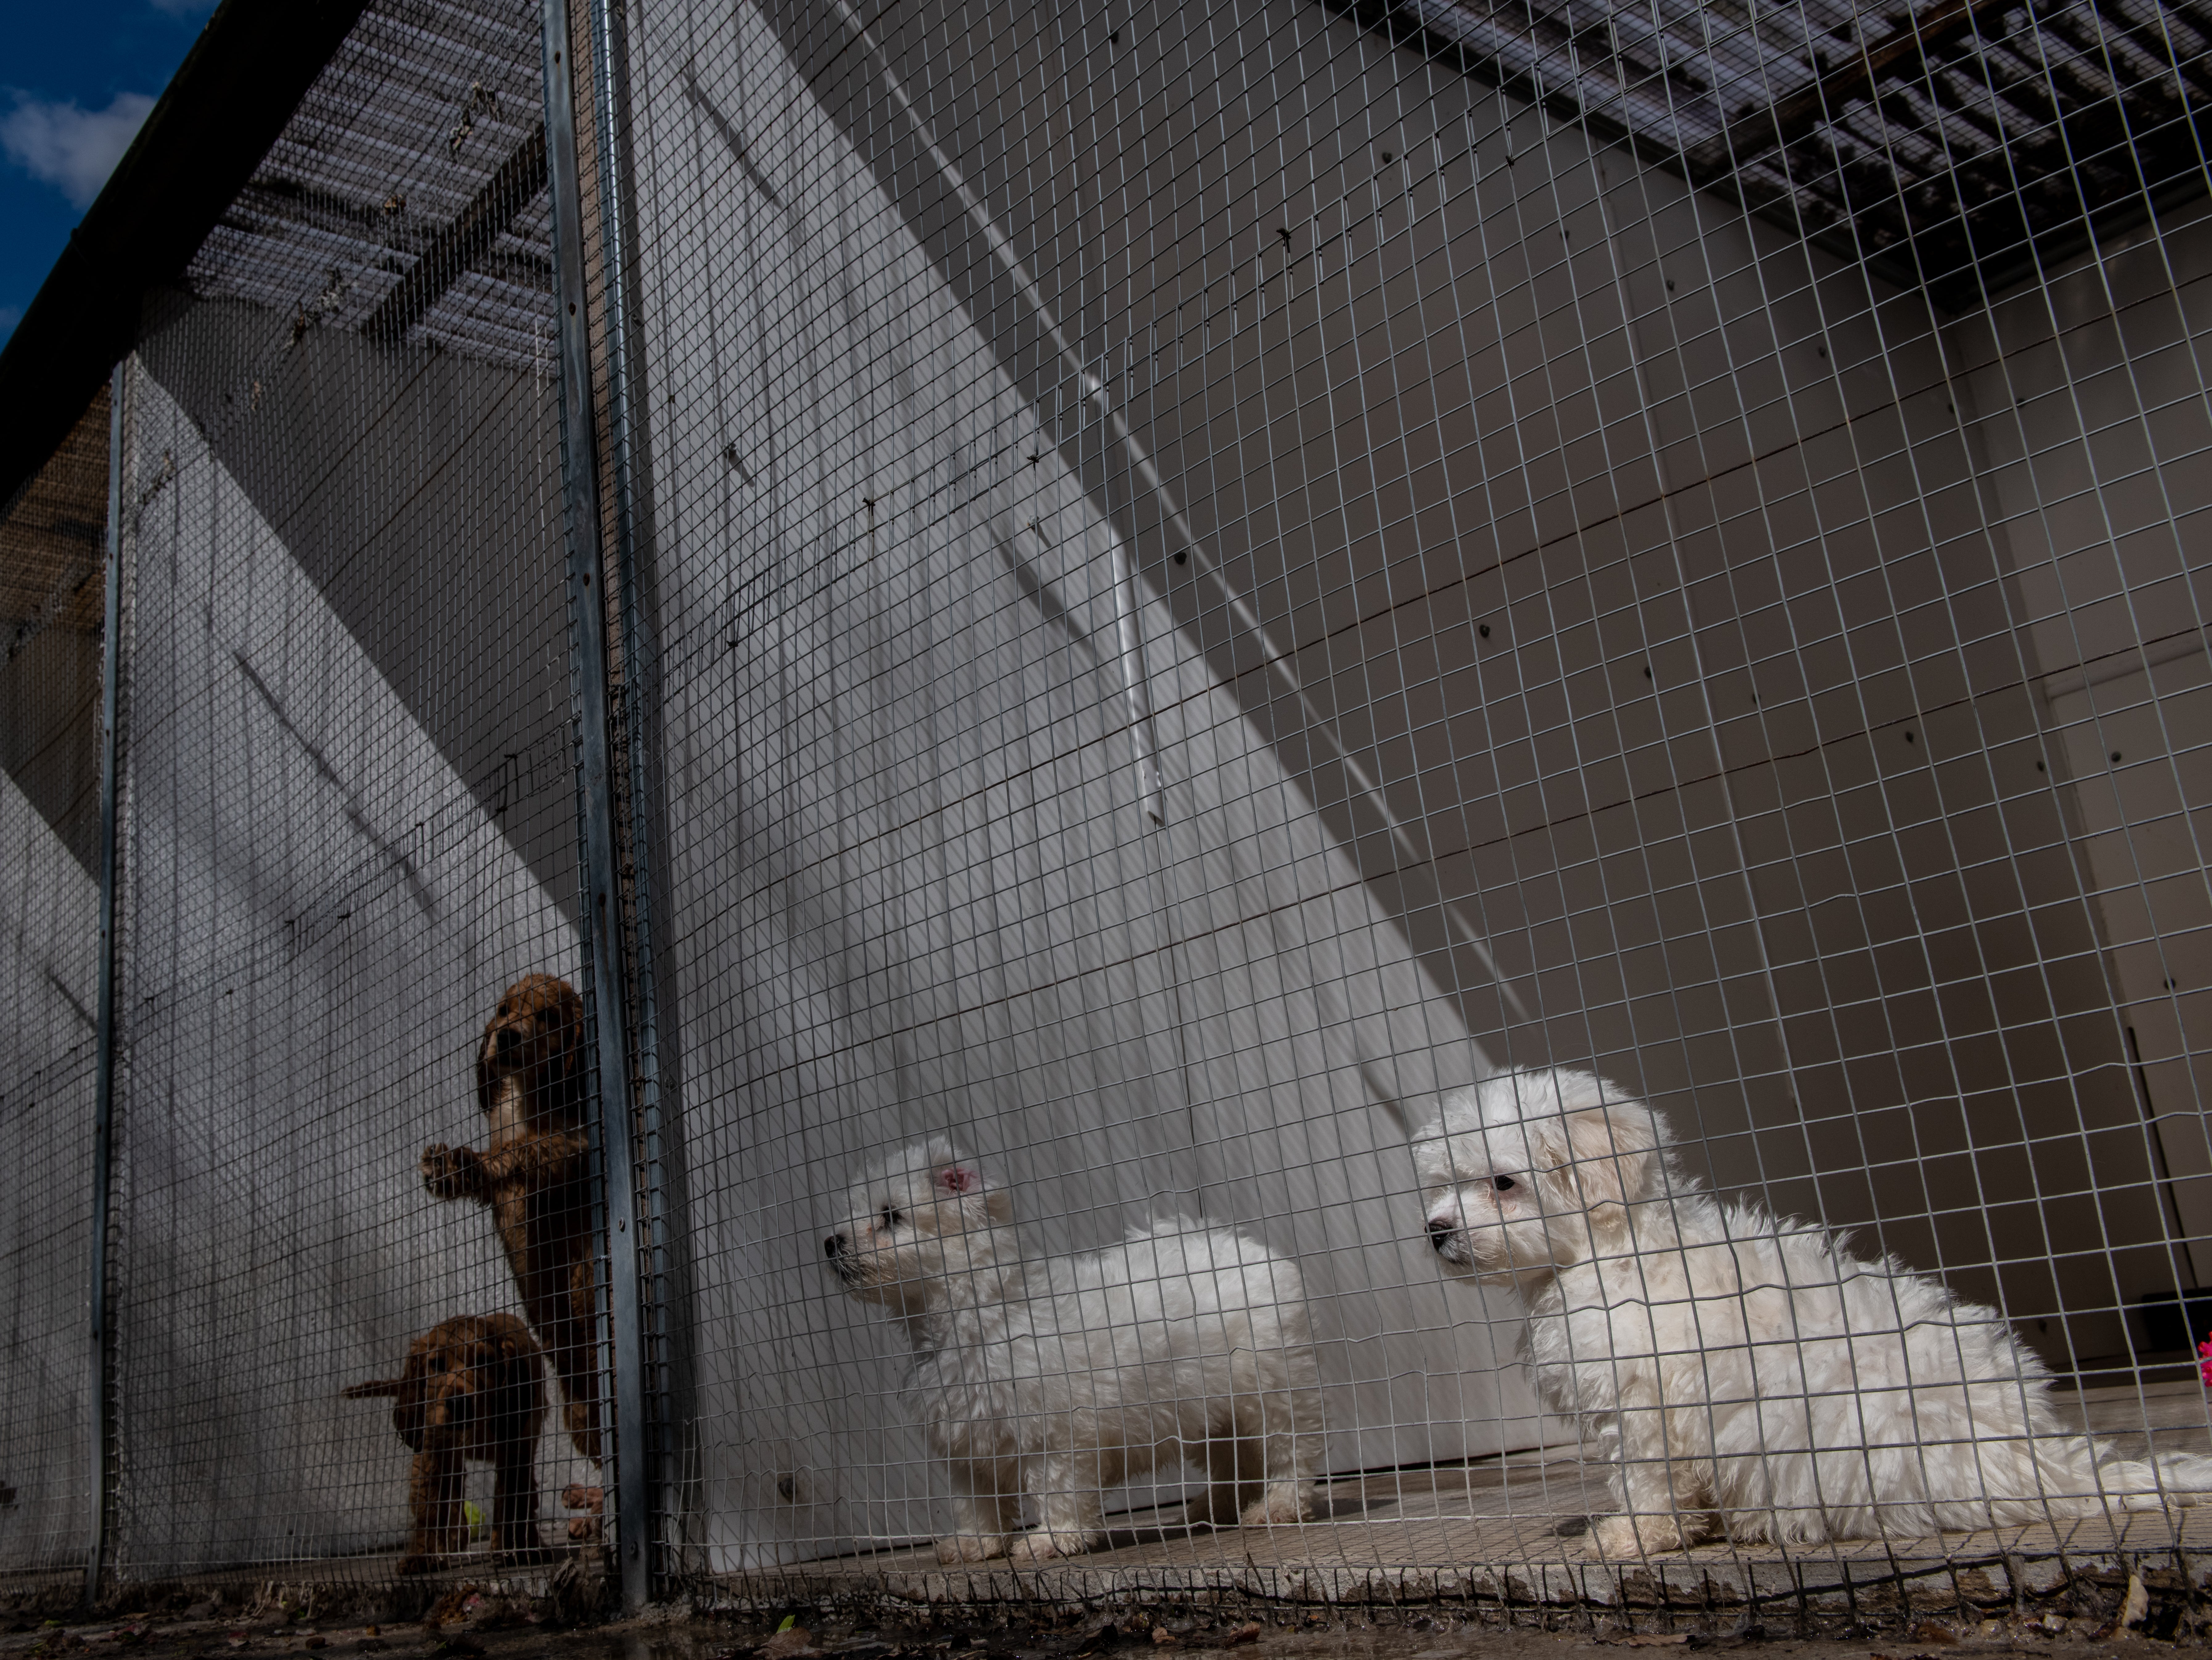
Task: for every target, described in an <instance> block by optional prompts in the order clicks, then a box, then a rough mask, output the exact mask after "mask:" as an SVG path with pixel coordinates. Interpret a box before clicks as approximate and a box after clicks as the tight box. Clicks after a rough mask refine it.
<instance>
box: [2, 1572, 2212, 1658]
mask: <svg viewBox="0 0 2212 1660" xmlns="http://www.w3.org/2000/svg"><path fill="white" fill-rule="evenodd" d="M233 1596H234V1600H233V1602H230V1603H229V1604H228V1605H225V1604H222V1603H210V1602H201V1603H197V1604H192V1605H188V1606H185V1607H183V1608H171V1609H169V1610H167V1611H159V1612H141V1613H137V1614H126V1615H125V1616H123V1617H116V1616H112V1615H111V1616H109V1617H107V1618H106V1619H102V1620H91V1621H76V1620H50V1619H40V1618H37V1617H34V1616H27V1615H21V1616H10V1615H9V1614H7V1613H5V1612H4V1611H0V1660H109V1657H111V1656H112V1657H115V1660H121V1657H123V1656H125V1654H127V1655H128V1656H130V1657H131V1660H234V1657H235V1660H278V1657H286V1660H292V1657H296V1660H352V1657H355V1656H363V1657H367V1656H374V1657H375V1660H1138V1657H1140V1656H1157V1657H1158V1660H1471V1657H1475V1656H1480V1657H1482V1660H1599V1657H1604V1656H1609V1655H1610V1656H1619V1657H1620V1660H1626V1652H1627V1651H1632V1650H1638V1649H1649V1650H1658V1651H1662V1652H1664V1651H1681V1650H1688V1649H1694V1648H1705V1649H1739V1650H1750V1651H1756V1655H1757V1660H1999V1657H2011V1656H2035V1657H2054V1660H2056V1657H2087V1656H2089V1655H2096V1656H2100V1657H2115V1660H2118V1657H2125V1656H2127V1655H2129V1654H2130V1653H2132V1654H2133V1655H2135V1656H2136V1657H2138V1660H2154V1657H2155V1656H2156V1655H2157V1654H2159V1653H2171V1652H2172V1651H2173V1650H2174V1649H2175V1648H2176V1647H2181V1648H2188V1649H2202V1648H2203V1647H2205V1646H2206V1645H2207V1633H2208V1632H2212V1610H2202V1611H2200V1610H2196V1609H2193V1608H2185V1607H2182V1606H2180V1605H2173V1606H2171V1607H2168V1608H2165V1609H2163V1610H2161V1609H2160V1608H2157V1607H2156V1606H2155V1605H2154V1606H2152V1607H2151V1608H2149V1609H2148V1611H2146V1612H2144V1614H2143V1616H2142V1622H2141V1625H2140V1627H2135V1628H2130V1627H2127V1626H2124V1625H2120V1624H2118V1623H2117V1619H2116V1614H2118V1613H2125V1612H2127V1609H2126V1608H2125V1606H2124V1605H2123V1607H2122V1608H2120V1609H2119V1610H2117V1611H2115V1613H2113V1614H2106V1615H2105V1616H2103V1617H2098V1616H2093V1615H2084V1614H2075V1615H2072V1616H2069V1615H2067V1614H2063V1613H2060V1612H2057V1611H2048V1612H2043V1613H2037V1614H2025V1613H2023V1614H2013V1615H2008V1616H2006V1617H2003V1618H1998V1619H1987V1620H1974V1619H1954V1620H1932V1619H1931V1620H1920V1621H1917V1622H1916V1623H1914V1624H1911V1625H1909V1626H1898V1627H1888V1628H1886V1629H1874V1628H1871V1627H1869V1628H1866V1629H1864V1630H1863V1632H1862V1633H1861V1634H1859V1635H1857V1636H1851V1635H1849V1634H1846V1635H1844V1636H1843V1637H1839V1638H1823V1639H1809V1640H1808V1639H1801V1638H1798V1637H1796V1636H1795V1635H1792V1634H1790V1633H1784V1632H1779V1631H1774V1630H1771V1629H1770V1628H1767V1627H1760V1626H1756V1625H1750V1626H1746V1625H1741V1624H1739V1625H1735V1626H1730V1625H1729V1624H1728V1623H1726V1621H1725V1620H1717V1621H1713V1622H1708V1624H1707V1625H1706V1626H1705V1627H1704V1628H1700V1629H1677V1630H1674V1631H1665V1630H1661V1629H1656V1628H1654V1627H1653V1622H1652V1621H1651V1620H1649V1619H1644V1620H1632V1621H1624V1620H1620V1619H1619V1618H1617V1617H1612V1616H1607V1615H1603V1614H1597V1615H1579V1614H1564V1613H1553V1614H1549V1615H1547V1616H1546V1617H1547V1619H1548V1620H1550V1621H1551V1623H1552V1626H1553V1628H1552V1629H1543V1628H1541V1627H1536V1626H1534V1625H1532V1624H1530V1623H1528V1621H1531V1620H1534V1619H1535V1618H1536V1616H1535V1615H1534V1614H1529V1613H1526V1612H1524V1613H1522V1614H1521V1615H1520V1620H1521V1621H1522V1623H1517V1624H1510V1625H1509V1624H1506V1623H1504V1622H1503V1621H1502V1620H1499V1619H1498V1617H1497V1616H1496V1615H1494V1614H1486V1615H1480V1616H1478V1615H1475V1614H1468V1613H1467V1612H1465V1611H1459V1612H1451V1611H1437V1612H1428V1613H1423V1612H1419V1611H1415V1610H1410V1609H1409V1610H1401V1611H1399V1612H1397V1613H1395V1614H1393V1613H1380V1614H1376V1615H1370V1614H1367V1613H1363V1612H1361V1611H1358V1610H1353V1609H1343V1610H1334V1609H1333V1610H1329V1611H1327V1612H1304V1611H1301V1610H1294V1609H1253V1608H1210V1609H1202V1610H1197V1611H1192V1610H1189V1609H1184V1610H1181V1611H1177V1610H1174V1609H1170V1608H1161V1609H1158V1610H1152V1611H1147V1610H1146V1609H1143V1608H1104V1609H1095V1610H1084V1609H1080V1608H1068V1609H1053V1610H1040V1611H1036V1612H1029V1611H1023V1610H1012V1611H994V1612H985V1613H978V1612H973V1611H969V1610H963V1609H945V1610H935V1609H913V1610H906V1611H899V1612H893V1613H891V1614H887V1615H885V1616H884V1617H880V1618H878V1617H871V1616H869V1615H866V1614H859V1615H855V1614H842V1615H841V1614H835V1613H824V1612H822V1611H809V1610H805V1609H800V1610H798V1611H795V1612H793V1613H789V1614H781V1615H779V1614H774V1613H770V1614H765V1615H763V1616H758V1617H754V1616H745V1617H720V1616H714V1615H692V1616H687V1617H680V1618H678V1617H649V1618H644V1619H637V1620H611V1621H605V1622H601V1623H590V1624H580V1625H569V1626H556V1625H555V1624H553V1623H551V1622H550V1620H546V1619H544V1617H543V1616H541V1615H538V1614H533V1613H530V1612H518V1611H517V1610H516V1609H515V1608H513V1607H512V1606H500V1605H497V1604H495V1603H493V1602H490V1601H489V1600H487V1599H484V1598H482V1597H479V1596H475V1595H474V1594H472V1593H471V1592H469V1591H467V1590H465V1589H464V1590H460V1591H457V1592H455V1593H453V1594H452V1595H449V1596H447V1597H445V1598H443V1599H442V1600H441V1602H439V1603H438V1604H437V1605H436V1606H435V1607H434V1608H432V1609H431V1611H430V1614H429V1615H428V1618H426V1619H422V1620H409V1621H406V1622H404V1623H398V1622H386V1623H382V1624H375V1625H370V1624H362V1623H348V1622H346V1621H344V1620H342V1619H338V1618H318V1617H315V1616H314V1615H313V1614H312V1613H311V1611H310V1610H309V1609H308V1608H289V1609H288V1608H286V1607H285V1606H283V1603H282V1602H279V1601H277V1600H276V1599H274V1598H271V1597H269V1596H266V1595H264V1596H260V1597H246V1598H240V1596H239V1595H238V1594H237V1593H234V1594H233ZM1632 1624H1636V1625H1641V1626H1643V1627H1644V1629H1641V1630H1638V1629H1632V1628H1631V1627H1632ZM779 1627H781V1629H779ZM1655 1660H1656V1657H1655ZM1744 1660H1753V1657H1752V1656H1750V1655H1747V1656H1745V1657H1744Z"/></svg>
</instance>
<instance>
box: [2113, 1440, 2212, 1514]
mask: <svg viewBox="0 0 2212 1660" xmlns="http://www.w3.org/2000/svg"><path fill="white" fill-rule="evenodd" d="M2097 1480H2098V1482H2099V1484H2100V1486H2101V1487H2103V1488H2104V1490H2105V1491H2106V1493H2110V1494H2111V1495H2112V1497H2113V1498H2114V1499H2117V1500H2118V1502H2119V1505H2120V1508H2121V1509H2122V1510H2163V1509H2165V1508H2166V1506H2168V1505H2212V1458H2207V1457H2204V1456H2203V1455H2201V1454H2198V1453H2193V1452H2161V1453H2159V1454H2157V1455H2155V1456H2153V1457H2152V1458H2150V1459H2149V1460H2148V1461H2146V1460H2143V1459H2141V1458H2115V1459H2112V1460H2111V1461H2110V1462H2106V1463H2101V1464H2100V1465H2098V1466H2097Z"/></svg>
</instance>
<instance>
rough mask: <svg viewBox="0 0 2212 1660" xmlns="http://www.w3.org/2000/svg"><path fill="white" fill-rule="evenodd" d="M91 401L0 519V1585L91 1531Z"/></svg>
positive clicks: (95, 564) (33, 1576)
mask: <svg viewBox="0 0 2212 1660" xmlns="http://www.w3.org/2000/svg"><path fill="white" fill-rule="evenodd" d="M107 447H108V399H107V396H106V393H105V392H103V393H102V394H101V395H100V397H99V398H95V399H94V401H93V404H92V406H91V407H90V408H89V409H88V410H86V411H85V412H84V416H83V418H82V420H80V421H79V422H78V423H77V424H76V429H75V430H74V431H72V432H71V434H70V437H69V439H68V441H67V442H66V443H65V444H64V446H63V447H62V448H61V449H60V450H59V451H58V452H57V453H56V454H55V455H54V456H53V457H52V459H50V460H49V461H48V462H47V463H46V466H45V467H44V468H43V469H41V470H40V472H39V473H38V475H37V476H36V477H33V479H32V480H31V481H30V483H28V484H27V485H26V486H25V487H24V489H23V490H22V492H21V495H20V496H18V497H17V498H16V500H15V502H14V503H13V504H12V505H11V506H10V508H9V511H8V513H7V514H6V516H5V517H4V518H0V593H4V594H5V596H6V599H5V605H6V620H5V623H4V624H0V626H4V627H5V629H6V639H7V648H6V659H5V661H4V663H0V774H4V775H0V836H4V838H5V847H6V850H7V851H6V855H5V857H6V860H7V867H8V872H9V876H8V881H9V888H10V897H9V903H8V905H7V907H6V912H5V915H6V919H7V920H6V923H5V927H4V930H0V949H4V951H5V952H6V953H7V955H6V959H5V961H6V967H5V970H4V971H5V973H6V976H7V988H8V990H7V1006H8V1008H9V1021H8V1031H7V1039H8V1054H7V1061H6V1064H5V1076H6V1078H7V1080H8V1081H7V1084H6V1085H5V1086H4V1088H0V1122H4V1123H5V1124H6V1125H7V1127H8V1137H9V1146H10V1147H11V1149H12V1157H13V1158H14V1162H15V1179H14V1180H13V1181H11V1182H10V1183H9V1184H8V1191H7V1195H6V1197H5V1198H4V1199H0V1251H4V1252H5V1257H4V1262H0V1299H4V1304H5V1308H6V1315H5V1318H4V1321H0V1334H4V1338H0V1423H4V1424H6V1425H7V1426H9V1428H8V1433H7V1437H6V1442H7V1447H6V1450H5V1452H4V1453H0V1583H25V1582H28V1583H33V1584H36V1583H39V1582H40V1581H42V1580H43V1579H45V1578H46V1576H48V1575H53V1576H55V1578H56V1580H57V1582H58V1583H66V1581H67V1579H68V1578H74V1577H75V1573H76V1572H81V1571H82V1566H83V1563H84V1555H85V1551H86V1548H87V1541H88V1536H89V1533H90V1524H91V1517H92V1512H91V1505H90V1503H89V1495H90V1493H91V1487H92V1469H93V1463H92V1445H91V1415H90V1402H91V1400H92V1388H93V1372H92V1367H93V1359H92V1355H93V1351H92V1346H91V1344H90V1342H89V1341H88V1338H87V1335H86V1320H85V1316H84V1309H85V1298H86V1292H87V1288H88V1286H89V1285H90V1283H91V1278H90V1276H91V1274H92V1203H91V1195H92V1182H93V1166H92V1146H91V1137H90V1134H89V1131H90V1127H91V1124H92V1119H93V1097H94V1071H95V1070H96V1066H97V1061H98V1055H99V1049H98V1047H97V1044H96V1042H95V1038H96V1035H97V1034H96V1030H95V1029H96V1024H97V1015H96V1012H95V1011H96V1010H97V1008H98V1006H99V947H100V660H101V657H100V645H101V642H100V635H101V605H102V601H103V599H104V598H105V595H106V581H104V579H103V572H104V569H105V565H106V549H105V538H106V525H107Z"/></svg>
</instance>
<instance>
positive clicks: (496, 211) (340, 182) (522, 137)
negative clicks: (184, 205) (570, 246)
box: [186, 0, 553, 367]
mask: <svg viewBox="0 0 2212 1660" xmlns="http://www.w3.org/2000/svg"><path fill="white" fill-rule="evenodd" d="M518 15H519V14H518V13H517V12H516V10H515V9H514V8H513V6H508V5H497V4H489V3H483V0H427V3H415V4H409V5H405V6H398V7H378V8H375V9H373V10H371V11H370V12H369V13H368V14H367V15H364V17H363V18H362V23H361V25H360V27H356V29H355V30H354V31H353V33H351V34H350V35H349V37H348V38H347V40H346V42H345V45H344V46H343V47H342V48H341V49H340V50H339V52H338V53H337V57H335V58H332V60H331V64H330V65H329V67H328V68H326V69H325V70H324V72H323V73H322V75H321V76H319V78H318V79H317V81H316V82H315V84H314V86H313V88H312V89H311V90H310V91H309V92H308V94H307V98H306V99H305V100H304V101H303V102H302V103H301V106H300V109H299V112H298V113H297V114H296V115H295V117H294V118H293V119H292V121H291V123H290V124H289V125H288V126H287V127H286V129H285V131H284V136H283V138H282V139H281V140H279V141H278V143H276V145H275V146H274V147H273V148H272V149H270V152H269V154H268V155H267V156H266V157H265V158H264V161H263V162H262V164H261V166H260V167H258V169H256V171H255V173H254V175H253V179H252V183H251V184H250V185H248V186H247V187H246V189H245V190H244V191H243V192H240V195H239V197H238V198H237V200H236V201H234V203H233V204H232V205H231V207H230V210H229V211H228V212H227V213H226V214H224V216H223V217H222V221H221V222H220V223H219V224H218V225H217V226H216V228H215V229H214V231H213V232H212V233H211V234H210V235H209V237H208V239H207V241H206V243H205V244H204V246H202V247H201V249H200V252H199V253H198V255H197V258H194V260H193V261H192V264H191V269H190V271H189V272H188V273H187V277H186V281H187V283H188V285H189V286H190V287H191V290H192V292H193V293H195V294H196V295H199V296H201V297H202V298H205V299H219V298H228V299H240V300H247V301H253V302H255V303H257V304H259V305H264V306H271V307H280V308H289V309H291V310H293V311H294V313H295V319H296V320H295V329H296V330H297V331H304V330H306V329H307V328H308V327H310V326H337V327H343V328H352V329H357V330H359V331H362V333H364V334H366V335H368V336H369V337H373V338H376V339H380V340H398V339H401V338H404V337H408V336H409V335H410V332H416V331H419V336H420V337H422V338H425V339H428V340H430V341H433V342H435V343H436V344H439V345H441V346H443V347H445V348H447V349H449V350H458V351H461V352H465V353H466V354H468V355H470V356H477V357H483V358H488V359H490V360H492V361H494V362H503V363H507V364H509V365H512V366H515V367H526V366H528V365H531V364H532V363H537V362H541V360H543V359H544V358H545V357H546V356H547V354H548V353H549V352H550V346H549V345H548V344H547V342H546V340H545V339H544V334H543V319H544V315H545V310H546V307H545V299H544V296H545V295H549V294H550V293H551V291H552V269H553V253H552V241H551V236H552V210H551V205H550V196H549V193H548V192H547V190H546V188H545V127H544V121H543V119H541V115H542V110H541V98H540V88H539V87H538V79H537V70H538V57H537V41H536V39H535V37H534V36H530V35H526V34H524V33H520V32H519V30H518V25H517V18H518ZM426 134H427V135H428V136H429V137H432V138H434V139H435V143H425V142H424V139H425V135H426Z"/></svg>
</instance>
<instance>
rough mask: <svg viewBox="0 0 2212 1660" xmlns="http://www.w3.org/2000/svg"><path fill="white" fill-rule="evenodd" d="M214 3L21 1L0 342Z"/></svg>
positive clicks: (15, 38)
mask: <svg viewBox="0 0 2212 1660" xmlns="http://www.w3.org/2000/svg"><path fill="white" fill-rule="evenodd" d="M214 9H215V5H214V0H63V3H59V4H57V3H53V0H27V3H17V4H14V5H11V6H9V8H8V12H9V22H8V34H7V41H8V45H7V50H6V51H5V52H0V226H4V227H5V228H6V229H5V233H4V234H0V339H5V338H6V337H8V336H9V334H12V333H13V332H14V331H15V323H16V319H19V318H20V317H21V316H22V314H23V307H26V306H27V305H29V304H30V303H31V296H32V295H34V294H36V293H37V292H38V291H39V284H40V283H43V282H45V281H46V272H47V271H49V270H50V269H51V268H52V265H53V263H54V259H55V258H56V256H58V254H59V253H60V252H61V251H62V246H63V244H64V243H65V242H67V241H68V240H69V234H70V230H71V229H72V228H75V226H76V222H77V221H78V220H79V219H81V218H82V217H83V216H84V210H85V209H86V208H87V207H88V206H89V205H90V204H91V202H92V198H94V196H95V195H97V194H98V193H99V191H100V184H101V182H102V181H103V180H104V179H106V177H107V173H108V170H109V169H110V168H111V167H113V166H114V165H115V162H116V161H117V159H118V157H119V156H121V155H122V154H123V151H124V149H125V147H126V146H127V145H128V144H129V143H130V142H131V135H132V134H133V133H135V132H136V131H137V130H138V124H139V122H140V121H142V120H143V119H145V114H146V112H147V111H148V110H149V109H151V108H152V107H153V106H154V100H155V99H156V98H158V97H160V96H161V88H164V87H166V86H167V85H168V83H169V77H170V76H172V75H173V74H174V73H176V69H177V65H178V64H180V63H182V62H183V61H184V57H185V52H186V51H188V50H189V49H190V48H191V44H192V41H193V40H194V39H195V38H196V37H197V35H198V33H199V32H200V28H201V26H202V25H203V24H204V23H205V22H206V21H207V18H208V14H209V13H210V11H212V10H214Z"/></svg>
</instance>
